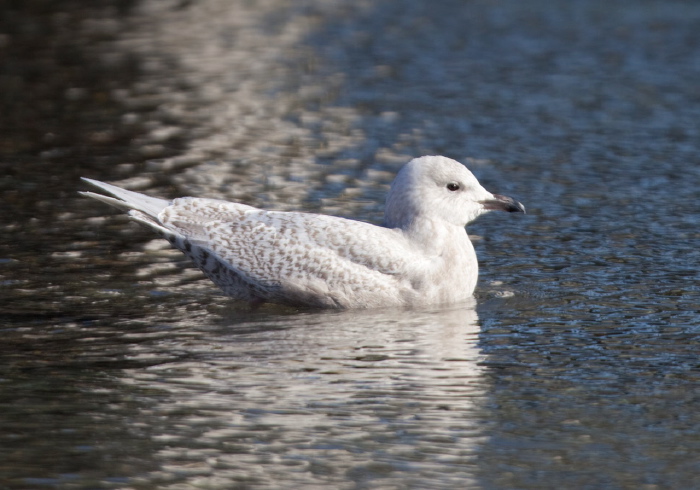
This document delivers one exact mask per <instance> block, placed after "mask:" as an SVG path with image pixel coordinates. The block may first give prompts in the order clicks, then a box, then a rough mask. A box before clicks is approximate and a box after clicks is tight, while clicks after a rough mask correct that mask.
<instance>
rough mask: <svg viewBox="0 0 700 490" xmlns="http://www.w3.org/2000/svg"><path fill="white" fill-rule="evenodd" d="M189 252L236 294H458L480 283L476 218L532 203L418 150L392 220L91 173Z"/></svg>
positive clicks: (340, 304)
mask: <svg viewBox="0 0 700 490" xmlns="http://www.w3.org/2000/svg"><path fill="white" fill-rule="evenodd" d="M83 180H85V181H86V182H88V183H90V184H92V185H94V186H95V187H97V188H99V189H101V190H102V191H103V192H105V193H107V194H110V195H111V196H114V197H109V196H105V195H103V194H97V193H93V192H81V194H83V195H85V196H88V197H91V198H94V199H97V200H99V201H102V202H104V203H107V204H110V205H112V206H114V207H116V208H119V209H121V210H124V211H127V212H128V214H129V216H130V217H131V219H133V220H134V221H137V222H139V223H141V224H143V225H145V226H147V227H149V228H151V229H152V230H154V231H156V232H157V233H158V234H160V235H161V236H162V237H163V238H165V239H166V240H168V241H169V242H170V243H171V245H172V246H173V247H175V248H177V249H178V250H180V251H182V252H183V253H184V254H185V255H187V256H188V257H189V258H190V259H191V260H192V261H193V262H194V264H195V265H196V266H197V267H198V268H199V269H201V270H202V271H203V272H204V274H206V276H208V277H209V279H211V280H212V281H213V282H214V283H215V284H216V285H217V286H219V287H220V288H221V289H222V290H223V291H224V293H225V294H226V295H228V296H231V297H233V298H236V299H239V300H244V301H248V302H250V303H251V304H253V305H258V304H261V303H265V302H270V303H280V304H287V305H292V306H310V307H320V308H376V307H386V306H422V305H436V304H454V303H458V302H462V301H466V300H468V299H469V298H470V297H471V296H472V294H473V292H474V289H475V287H476V283H477V277H478V269H479V266H478V262H477V257H476V252H475V251H474V246H473V245H472V242H471V240H470V239H469V236H468V235H467V232H466V229H465V227H466V225H467V223H469V222H471V221H473V220H474V219H476V218H477V217H478V216H480V215H481V214H484V213H486V212H488V211H491V210H501V211H507V212H519V213H525V207H524V206H523V205H522V204H520V203H519V202H517V201H515V200H514V199H512V198H510V197H506V196H502V195H499V194H492V193H490V192H489V191H487V190H486V189H484V188H483V187H482V186H481V184H479V182H478V180H477V179H476V177H474V175H473V174H472V173H471V172H470V171H469V170H468V169H467V168H466V167H465V166H464V165H462V164H461V163H459V162H457V161H455V160H452V159H450V158H447V157H443V156H423V157H420V158H414V159H413V160H411V161H410V162H409V163H407V164H406V165H404V166H403V167H402V168H401V170H400V171H399V173H398V174H397V175H396V178H395V179H394V181H393V183H392V184H391V188H390V190H389V194H388V196H387V199H386V207H385V214H384V223H383V225H382V226H377V225H373V224H370V223H366V222H362V221H355V220H351V219H345V218H340V217H336V216H328V215H320V214H312V213H302V212H282V211H266V210H263V209H258V208H255V207H252V206H247V205H245V204H240V203H235V202H228V201H222V200H218V199H206V198H197V197H182V198H178V199H173V200H172V201H170V200H165V199H158V198H154V197H149V196H146V195H143V194H139V193H137V192H132V191H128V190H125V189H122V188H120V187H116V186H114V185H111V184H106V183H104V182H100V181H97V180H92V179H87V178H83Z"/></svg>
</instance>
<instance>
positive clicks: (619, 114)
mask: <svg viewBox="0 0 700 490" xmlns="http://www.w3.org/2000/svg"><path fill="white" fill-rule="evenodd" d="M698 53H700V5H696V3H694V2H661V1H651V0H649V1H642V2H635V3H629V2H623V1H608V2H602V1H601V2H599V1H590V2H558V1H547V2H544V1H542V2H540V1H535V2H527V3H524V2H515V1H498V2H496V1H486V0H484V1H473V2H462V1H460V2H458V1H449V0H445V1H440V2H431V3H424V2H417V1H416V2H412V1H406V2H392V1H379V2H331V3H327V2H323V1H320V0H319V1H315V0H313V1H307V2H301V3H295V4H293V5H287V3H284V2H276V1H274V0H270V1H262V0H261V1H253V2H233V3H232V2H224V1H219V0H206V1H202V2H196V3H189V2H154V1H150V0H141V1H134V2H110V1H99V2H81V1H77V0H76V1H72V2H67V3H65V2H63V3H61V4H60V5H58V4H54V3H52V2H32V4H31V5H28V4H25V3H22V2H14V3H9V4H7V5H3V6H2V7H0V57H1V58H0V59H2V63H0V94H2V95H1V96H0V168H1V169H2V177H1V178H0V195H1V196H2V206H3V211H2V213H0V227H1V229H2V234H1V235H0V236H1V238H0V287H1V288H2V290H1V294H0V318H1V320H2V324H1V326H0V328H1V329H2V333H3V337H4V340H3V342H2V343H0V371H1V372H0V486H2V487H3V488H18V489H19V488H21V489H25V488H144V489H145V488H222V489H230V488H292V487H294V488H300V487H303V488H484V489H495V488H503V489H510V488H533V489H534V488H537V489H540V488H557V489H558V488H629V489H639V488H649V489H651V488H695V487H699V486H700V477H698V475H700V464H699V463H698V461H700V429H698V427H700V419H699V417H700V416H699V415H698V413H700V410H699V408H700V395H698V390H697V387H698V384H699V383H700V362H698V356H697V352H698V348H699V347H700V342H699V341H700V321H699V319H700V306H699V305H700V291H699V287H698V284H699V282H700V281H699V280H700V277H699V272H698V271H699V270H700V267H699V265H700V252H699V251H698V250H700V246H699V245H700V240H699V238H700V232H698V229H699V226H698V225H700V213H699V212H698V206H697V202H698V198H699V197H700V195H699V193H698V188H700V161H699V158H700V157H698V155H700V134H699V133H700V126H699V125H698V121H700V88H699V87H700V84H698V82H699V81H700V56H699V55H698ZM424 154H444V155H446V156H450V157H452V158H456V159H458V160H460V161H462V162H464V163H465V164H466V165H467V166H468V167H469V168H470V169H471V170H472V171H473V172H474V173H475V174H476V175H477V177H479V179H480V181H481V182H482V183H483V184H484V186H485V187H486V188H488V189H490V190H492V191H495V192H499V193H502V194H506V195H511V196H513V197H515V198H517V199H518V200H519V201H522V202H523V203H524V204H525V205H526V207H527V209H528V215H526V216H524V217H520V216H517V217H514V216H509V215H501V214H499V215H496V214H493V215H489V216H485V217H482V218H481V219H480V220H479V221H478V222H477V223H474V224H473V225H471V226H470V227H469V232H470V235H472V236H473V238H474V240H475V244H476V247H477V252H478V254H479V258H480V264H481V276H480V282H479V285H478V287H477V294H476V305H475V306H474V307H468V306H466V307H462V308H449V309H440V308H433V309H427V310H417V311H402V310H381V311H361V312H354V311H349V312H340V313H339V312H316V311H308V310H295V309H290V308H280V307H276V306H271V305H267V306H264V307H262V308H260V309H258V310H251V309H250V308H248V307H247V306H246V305H241V304H237V303H235V302H233V301H230V300H228V299H226V298H224V297H223V296H221V295H220V294H219V293H218V291H217V290H216V288H215V287H213V286H212V285H211V284H210V283H209V282H208V281H207V280H205V279H204V278H203V277H202V275H201V274H200V273H199V272H198V271H196V270H194V269H192V268H191V266H190V265H189V264H188V262H187V260H186V259H185V258H184V257H183V256H181V254H179V253H178V252H175V251H170V250H169V249H168V248H167V247H166V244H164V243H163V244H161V243H160V241H158V240H155V237H153V236H152V235H151V234H149V233H148V231H147V230H142V229H140V228H138V227H137V226H136V225H134V224H131V223H129V222H128V221H127V220H126V219H125V218H123V217H117V216H116V214H115V213H113V212H112V211H110V210H108V209H106V207H102V206H101V205H100V204H99V203H92V202H86V200H85V199H81V198H79V197H78V196H77V194H76V191H78V190H83V187H82V184H81V183H80V182H79V180H78V177H79V176H81V175H84V176H88V177H92V178H97V179H101V180H107V181H110V182H115V183H118V184H121V185H124V186H128V187H129V188H131V189H134V190H139V191H144V192H147V193H150V194H153V195H159V196H163V197H175V196H179V195H199V196H209V197H219V198H225V199H230V200H237V201H242V202H246V203H248V204H252V205H256V206H262V207H266V208H271V209H297V210H298V209H301V210H307V211H314V212H323V213H328V214H335V215H341V216H348V217H352V218H357V219H363V220H369V221H373V222H378V221H380V220H381V213H382V202H383V198H384V194H385V192H386V189H387V188H388V184H389V183H390V181H391V179H392V178H393V175H394V174H395V172H396V171H397V170H398V168H400V166H401V165H402V164H403V163H405V162H406V161H408V160H409V159H411V158H413V157H415V156H419V155H424ZM518 218H522V219H518Z"/></svg>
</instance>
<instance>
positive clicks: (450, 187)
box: [447, 182, 459, 192]
mask: <svg viewBox="0 0 700 490" xmlns="http://www.w3.org/2000/svg"><path fill="white" fill-rule="evenodd" d="M447 190H448V191H452V192H455V191H458V190H459V184H458V183H457V182H450V183H449V184H447Z"/></svg>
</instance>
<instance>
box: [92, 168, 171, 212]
mask: <svg viewBox="0 0 700 490" xmlns="http://www.w3.org/2000/svg"><path fill="white" fill-rule="evenodd" d="M83 180H84V181H85V182H87V183H89V184H92V185H94V186H95V187H97V188H99V189H102V190H103V191H105V192H107V193H108V194H111V195H113V196H114V197H116V198H117V199H115V198H114V197H108V196H103V195H102V194H96V193H94V192H81V193H80V194H82V195H83V196H87V197H91V198H93V199H97V200H98V201H102V202H104V203H106V204H109V205H110V206H114V207H115V208H118V209H121V210H122V211H132V210H136V211H140V212H142V213H143V214H145V215H146V216H149V217H151V218H155V219H156V220H157V218H158V215H159V214H160V212H161V211H163V210H164V209H165V208H166V207H168V206H169V205H170V201H167V200H165V199H158V198H156V197H149V196H146V195H144V194H139V193H138V192H132V191H127V190H126V189H122V188H121V187H117V186H115V185H111V184H106V183H104V182H100V181H99V180H93V179H86V178H85V177H83Z"/></svg>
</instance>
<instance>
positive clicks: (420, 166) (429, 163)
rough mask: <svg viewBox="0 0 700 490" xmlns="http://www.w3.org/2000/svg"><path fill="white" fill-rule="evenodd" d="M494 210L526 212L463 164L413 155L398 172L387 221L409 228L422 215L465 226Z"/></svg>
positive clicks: (448, 159)
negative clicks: (495, 191)
mask: <svg viewBox="0 0 700 490" xmlns="http://www.w3.org/2000/svg"><path fill="white" fill-rule="evenodd" d="M492 210H501V211H508V212H511V213H512V212H519V213H524V212H525V206H523V205H522V204H520V203H519V202H517V201H516V200H514V199H512V198H510V197H506V196H501V195H499V194H492V193H490V192H489V191H487V190H486V189H484V188H483V187H482V186H481V184H479V181H478V180H476V177H474V175H473V174H472V173H471V172H470V171H469V170H468V169H467V167H465V166H464V165H462V164H461V163H459V162H457V161H455V160H452V159H450V158H447V157H442V156H425V157H420V158H414V159H413V160H411V161H410V162H408V163H407V164H406V165H404V167H403V168H402V169H401V170H400V171H399V173H398V174H397V175H396V178H395V179H394V182H393V183H392V184H391V190H390V191H389V195H388V197H387V200H386V211H385V216H384V220H385V225H386V226H388V227H390V228H402V229H406V228H408V227H410V226H411V225H412V224H413V223H414V222H415V221H416V220H419V219H421V218H426V219H430V220H443V221H446V222H448V223H450V224H454V225H458V226H462V227H463V226H466V225H467V223H469V222H470V221H473V220H475V219H476V218H477V217H479V215H481V214H484V213H486V212H488V211H492Z"/></svg>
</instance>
